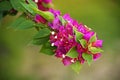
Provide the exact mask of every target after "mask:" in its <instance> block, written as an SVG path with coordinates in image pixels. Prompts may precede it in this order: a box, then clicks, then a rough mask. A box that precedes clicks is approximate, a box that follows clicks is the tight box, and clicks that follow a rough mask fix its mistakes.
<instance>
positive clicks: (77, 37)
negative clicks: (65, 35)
mask: <svg viewBox="0 0 120 80" xmlns="http://www.w3.org/2000/svg"><path fill="white" fill-rule="evenodd" d="M74 32H75V35H76V41H77V42H79V40H80V39H82V37H83V34H82V33H81V32H78V31H77V30H76V28H74Z"/></svg>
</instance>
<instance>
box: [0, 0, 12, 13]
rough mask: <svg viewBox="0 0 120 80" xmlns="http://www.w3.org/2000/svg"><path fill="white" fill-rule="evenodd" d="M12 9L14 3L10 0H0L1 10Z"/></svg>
mask: <svg viewBox="0 0 120 80" xmlns="http://www.w3.org/2000/svg"><path fill="white" fill-rule="evenodd" d="M10 9H12V5H11V4H10V3H9V1H2V2H0V11H8V10H10Z"/></svg>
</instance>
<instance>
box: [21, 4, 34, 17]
mask: <svg viewBox="0 0 120 80" xmlns="http://www.w3.org/2000/svg"><path fill="white" fill-rule="evenodd" d="M21 5H22V6H23V7H24V9H25V10H26V11H28V12H29V13H31V14H32V15H35V12H34V11H33V9H32V8H31V7H30V5H29V4H25V3H21Z"/></svg>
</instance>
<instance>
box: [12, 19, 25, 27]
mask: <svg viewBox="0 0 120 80" xmlns="http://www.w3.org/2000/svg"><path fill="white" fill-rule="evenodd" d="M24 20H25V18H24V17H18V18H17V19H16V20H15V21H14V22H13V23H12V24H11V25H10V27H12V28H17V26H18V25H19V24H20V23H22V22H23V21H24Z"/></svg>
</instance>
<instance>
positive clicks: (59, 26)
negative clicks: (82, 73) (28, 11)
mask: <svg viewBox="0 0 120 80" xmlns="http://www.w3.org/2000/svg"><path fill="white" fill-rule="evenodd" d="M42 2H44V3H46V4H49V2H51V0H38V3H37V4H38V8H39V9H40V10H43V11H46V10H48V11H50V12H51V13H53V14H54V20H53V21H52V22H47V23H48V26H49V27H50V28H51V29H52V31H51V35H50V43H51V46H55V47H56V50H55V56H56V57H57V58H61V59H62V62H63V64H64V65H65V66H67V65H70V64H72V63H75V62H76V61H79V62H80V63H81V64H83V63H84V62H85V61H87V60H86V59H85V58H84V57H83V54H90V55H92V59H93V60H97V59H98V58H99V57H100V56H101V53H100V52H101V51H100V50H99V49H100V48H101V47H102V42H103V41H102V40H99V39H98V38H97V36H96V33H95V32H94V31H92V30H91V29H90V28H88V27H87V26H86V25H83V24H82V23H80V24H79V23H78V22H77V21H76V20H74V19H72V18H71V17H70V15H69V14H65V15H63V16H61V13H60V11H58V10H54V9H46V8H44V6H43V5H42ZM35 20H36V22H41V23H44V22H45V23H46V20H45V19H44V18H41V16H40V15H36V18H35ZM73 48H74V49H75V51H76V52H77V56H76V57H71V56H68V53H69V51H70V50H71V49H73Z"/></svg>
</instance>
